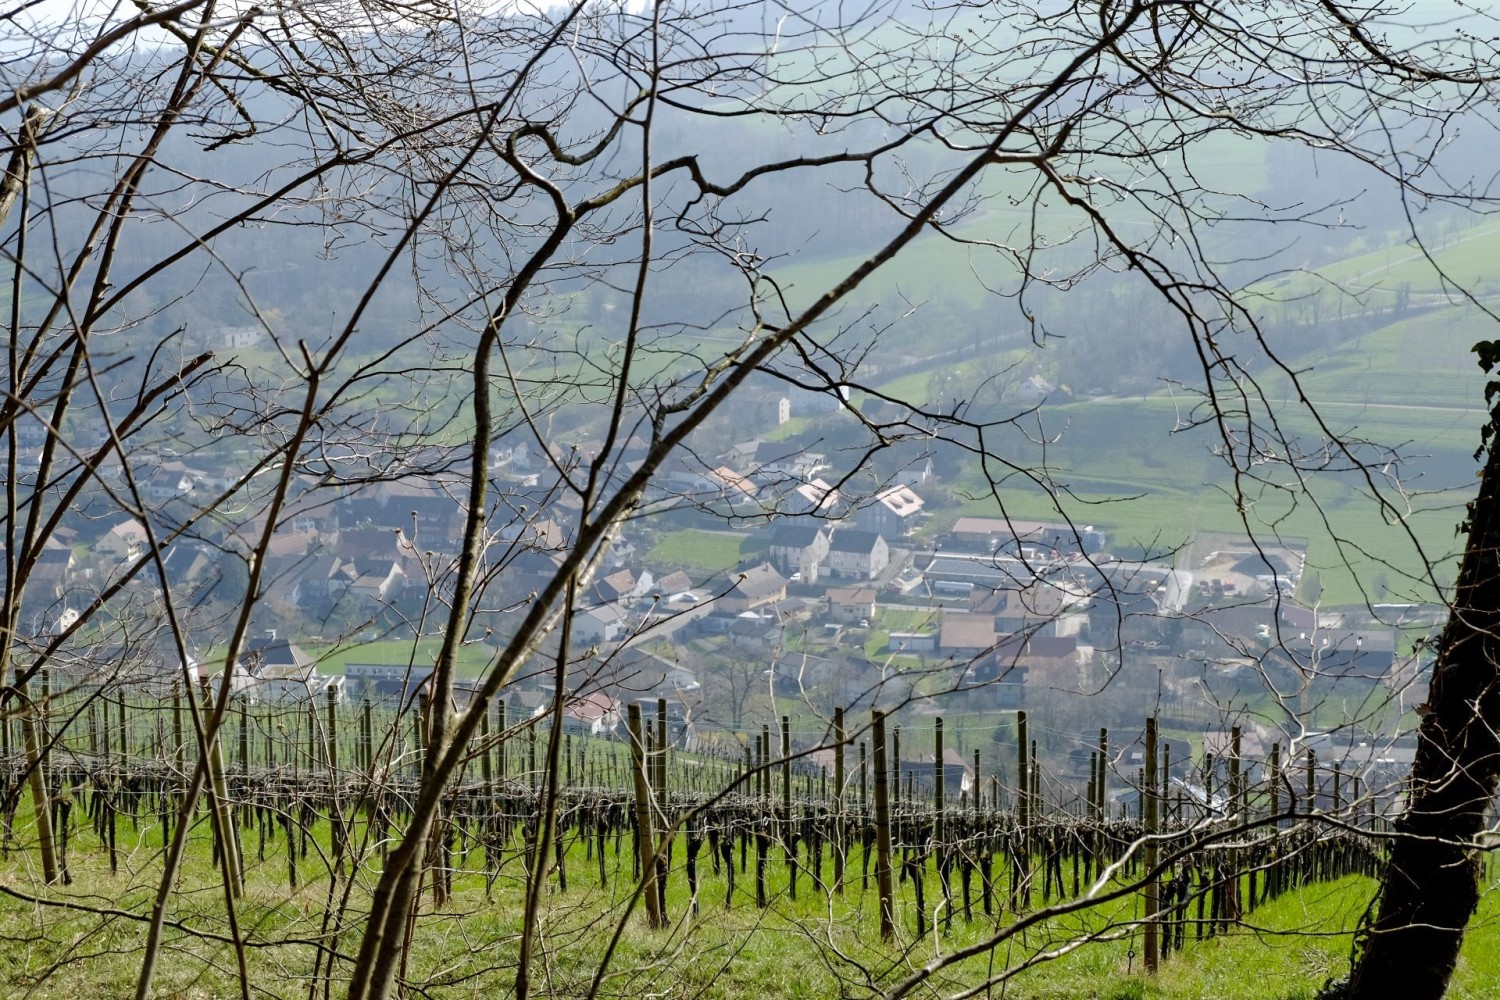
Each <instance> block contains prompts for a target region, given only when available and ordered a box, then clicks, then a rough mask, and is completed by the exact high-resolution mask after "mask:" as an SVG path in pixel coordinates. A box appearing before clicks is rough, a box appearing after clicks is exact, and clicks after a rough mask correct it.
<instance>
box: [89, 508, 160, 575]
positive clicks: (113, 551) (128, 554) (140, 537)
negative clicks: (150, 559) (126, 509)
mask: <svg viewBox="0 0 1500 1000" xmlns="http://www.w3.org/2000/svg"><path fill="white" fill-rule="evenodd" d="M146 539H147V535H146V526H145V525H144V524H142V523H141V522H140V521H139V520H137V519H136V518H133V517H132V518H128V519H127V520H124V521H121V522H120V523H119V524H116V525H115V526H114V527H112V528H110V529H109V530H108V531H106V532H105V533H104V534H103V535H102V536H100V538H99V540H98V541H97V542H95V543H94V555H95V557H96V558H98V560H99V561H100V562H101V563H104V564H106V565H107V566H111V567H114V566H120V565H123V564H125V563H132V562H135V561H136V560H137V559H139V558H140V557H141V554H142V553H143V552H144V551H145V547H146Z"/></svg>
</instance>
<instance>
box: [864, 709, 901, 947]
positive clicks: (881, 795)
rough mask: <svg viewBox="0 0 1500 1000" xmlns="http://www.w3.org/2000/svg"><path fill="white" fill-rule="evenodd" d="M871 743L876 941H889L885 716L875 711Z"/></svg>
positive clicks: (891, 905) (892, 926)
mask: <svg viewBox="0 0 1500 1000" xmlns="http://www.w3.org/2000/svg"><path fill="white" fill-rule="evenodd" d="M870 739H871V740H872V741H874V744H875V750H874V757H875V760H874V765H873V766H874V769H875V887H876V891H877V892H878V893H879V896H880V938H881V940H882V941H889V940H890V939H891V938H892V937H893V936H895V933H896V914H895V901H894V891H893V888H892V885H891V802H890V790H889V788H888V787H887V785H888V782H889V781H890V769H889V768H890V765H889V764H888V762H887V761H886V752H885V713H884V712H881V711H879V710H876V711H875V712H874V713H873V715H872V718H871V722H870Z"/></svg>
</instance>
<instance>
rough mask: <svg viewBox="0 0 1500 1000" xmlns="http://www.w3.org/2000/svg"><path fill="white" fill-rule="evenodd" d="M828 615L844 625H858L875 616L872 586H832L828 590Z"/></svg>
mask: <svg viewBox="0 0 1500 1000" xmlns="http://www.w3.org/2000/svg"><path fill="white" fill-rule="evenodd" d="M827 596H828V617H829V618H832V619H833V620H834V621H836V622H843V623H844V624H845V625H858V624H859V623H860V622H862V621H869V620H871V619H872V618H874V617H875V598H876V597H877V596H878V595H877V594H876V591H875V588H874V587H833V588H831V589H830V590H829V591H828V595H827Z"/></svg>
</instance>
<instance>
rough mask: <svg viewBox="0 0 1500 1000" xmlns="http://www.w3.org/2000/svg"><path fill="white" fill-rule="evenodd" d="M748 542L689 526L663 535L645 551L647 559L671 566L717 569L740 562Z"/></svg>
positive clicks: (704, 570)
mask: <svg viewBox="0 0 1500 1000" xmlns="http://www.w3.org/2000/svg"><path fill="white" fill-rule="evenodd" d="M747 546H748V542H747V539H745V538H744V536H742V535H736V534H730V533H728V532H716V531H700V530H698V529H695V528H689V529H686V530H683V531H674V532H671V533H670V534H667V535H664V536H663V537H662V539H661V541H659V542H657V543H656V544H655V545H654V546H652V547H651V550H650V551H649V552H647V553H646V561H647V562H649V563H651V564H653V565H656V566H663V567H669V568H674V569H685V570H689V571H693V570H696V571H699V572H703V573H719V572H722V571H723V570H727V569H731V568H733V567H735V566H737V565H739V563H740V561H741V560H742V559H743V558H745V557H746V556H747V555H748V554H749V551H750V549H749V547H747Z"/></svg>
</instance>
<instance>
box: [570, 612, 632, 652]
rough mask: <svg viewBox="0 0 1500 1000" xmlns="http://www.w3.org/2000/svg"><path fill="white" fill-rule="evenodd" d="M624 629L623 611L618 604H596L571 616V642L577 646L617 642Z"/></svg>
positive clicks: (625, 626) (625, 625)
mask: <svg viewBox="0 0 1500 1000" xmlns="http://www.w3.org/2000/svg"><path fill="white" fill-rule="evenodd" d="M626 630H627V623H626V617H625V612H624V610H623V609H621V607H620V606H619V605H618V604H597V605H595V606H593V607H591V608H584V609H583V610H581V611H579V612H578V613H577V614H575V615H574V616H573V643H574V645H577V646H597V645H601V644H603V643H606V642H618V641H619V640H620V639H622V638H624V636H625V632H626Z"/></svg>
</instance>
